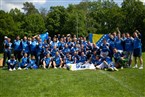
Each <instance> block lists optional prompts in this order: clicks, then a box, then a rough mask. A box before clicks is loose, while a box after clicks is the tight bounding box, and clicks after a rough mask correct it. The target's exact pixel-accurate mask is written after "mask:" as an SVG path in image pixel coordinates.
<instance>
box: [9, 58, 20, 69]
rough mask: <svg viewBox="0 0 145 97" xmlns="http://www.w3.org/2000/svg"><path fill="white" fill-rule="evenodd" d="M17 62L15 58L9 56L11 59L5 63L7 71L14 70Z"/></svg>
mask: <svg viewBox="0 0 145 97" xmlns="http://www.w3.org/2000/svg"><path fill="white" fill-rule="evenodd" d="M17 63H18V62H17V60H16V59H15V56H11V58H10V59H9V60H8V61H7V64H8V70H9V71H13V70H16V68H15V67H16V65H17Z"/></svg>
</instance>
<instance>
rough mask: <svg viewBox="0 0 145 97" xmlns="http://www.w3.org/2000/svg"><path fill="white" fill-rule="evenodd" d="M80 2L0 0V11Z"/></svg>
mask: <svg viewBox="0 0 145 97" xmlns="http://www.w3.org/2000/svg"><path fill="white" fill-rule="evenodd" d="M81 1H82V0H0V10H4V11H6V12H8V11H10V9H12V8H13V9H14V8H18V9H20V10H21V11H22V12H23V10H22V7H23V3H24V2H32V3H33V4H34V5H35V7H36V8H37V9H40V8H45V9H47V10H49V9H50V7H51V6H60V5H61V6H65V7H67V6H68V5H69V4H79V3H80V2H81ZM92 1H95V0H92ZM114 1H115V2H116V3H117V4H118V5H121V3H122V2H123V0H114ZM142 1H143V2H145V0H142Z"/></svg>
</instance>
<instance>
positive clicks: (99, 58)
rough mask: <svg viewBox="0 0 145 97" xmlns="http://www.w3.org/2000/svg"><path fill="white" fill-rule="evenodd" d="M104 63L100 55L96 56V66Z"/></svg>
mask: <svg viewBox="0 0 145 97" xmlns="http://www.w3.org/2000/svg"><path fill="white" fill-rule="evenodd" d="M101 63H102V58H101V57H100V56H98V55H96V60H95V61H94V66H95V67H96V66H98V65H100V64H101Z"/></svg>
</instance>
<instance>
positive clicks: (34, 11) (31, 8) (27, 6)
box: [22, 2, 39, 15]
mask: <svg viewBox="0 0 145 97" xmlns="http://www.w3.org/2000/svg"><path fill="white" fill-rule="evenodd" d="M23 6H24V7H23V8H22V9H23V10H24V11H25V12H26V14H27V15H30V14H39V11H38V9H36V8H35V6H34V5H33V3H29V2H25V3H23Z"/></svg>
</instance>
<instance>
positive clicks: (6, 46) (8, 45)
mask: <svg viewBox="0 0 145 97" xmlns="http://www.w3.org/2000/svg"><path fill="white" fill-rule="evenodd" d="M4 45H5V51H6V52H11V50H12V43H11V42H6V43H5V44H4Z"/></svg>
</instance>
